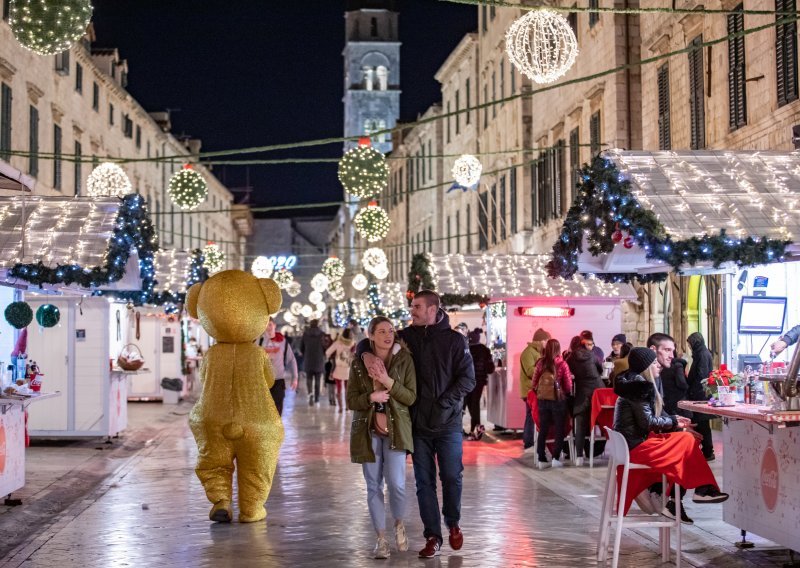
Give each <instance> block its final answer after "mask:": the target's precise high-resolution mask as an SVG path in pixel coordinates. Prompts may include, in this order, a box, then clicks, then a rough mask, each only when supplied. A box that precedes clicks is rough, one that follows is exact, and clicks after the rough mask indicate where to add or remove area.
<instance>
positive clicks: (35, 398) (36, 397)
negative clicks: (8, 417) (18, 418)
mask: <svg viewBox="0 0 800 568" xmlns="http://www.w3.org/2000/svg"><path fill="white" fill-rule="evenodd" d="M57 396H61V392H60V391H56V392H43V393H39V394H32V395H31V396H29V397H25V398H7V397H6V396H0V407H1V408H2V411H3V413H4V414H5V411H6V409H7V408H8V407H10V406H21V407H22V408H28V406H30V405H31V404H32V403H34V402H39V401H40V400H44V399H46V398H55V397H57Z"/></svg>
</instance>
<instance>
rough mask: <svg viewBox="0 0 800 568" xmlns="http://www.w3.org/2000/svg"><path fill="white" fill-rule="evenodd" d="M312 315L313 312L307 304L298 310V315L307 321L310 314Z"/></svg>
mask: <svg viewBox="0 0 800 568" xmlns="http://www.w3.org/2000/svg"><path fill="white" fill-rule="evenodd" d="M313 313H314V310H313V309H312V308H311V306H309V305H308V304H306V305H304V306H303V308H302V309H301V310H300V315H301V316H303V317H304V318H306V319H308V318H310V317H311V314H313Z"/></svg>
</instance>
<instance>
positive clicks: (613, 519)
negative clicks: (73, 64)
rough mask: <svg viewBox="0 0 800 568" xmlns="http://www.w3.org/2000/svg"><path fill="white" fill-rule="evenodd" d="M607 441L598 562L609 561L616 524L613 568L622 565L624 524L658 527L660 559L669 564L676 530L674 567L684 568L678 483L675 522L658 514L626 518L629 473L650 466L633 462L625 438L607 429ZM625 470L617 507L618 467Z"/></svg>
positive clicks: (664, 486) (663, 493) (628, 516)
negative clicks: (672, 535)
mask: <svg viewBox="0 0 800 568" xmlns="http://www.w3.org/2000/svg"><path fill="white" fill-rule="evenodd" d="M606 435H607V437H608V442H607V444H606V451H607V453H608V477H607V478H606V490H605V494H604V495H603V509H602V512H601V513H600V535H599V537H598V543H597V560H598V561H599V562H605V561H606V559H607V558H608V545H609V539H610V535H611V525H612V524H616V525H617V528H616V533H615V534H614V552H613V560H612V562H611V566H612V568H617V564H618V563H619V550H620V543H621V541H622V528H623V523H624V526H625V527H658V529H659V530H658V532H659V535H658V540H659V543H660V544H661V560H662V561H663V562H669V554H670V550H669V549H670V532H669V531H670V529H675V538H676V546H675V556H676V559H675V566H676V567H677V568H680V566H681V496H680V490H681V488H680V486H678V484H677V483H676V484H675V519H669V518H667V517H663V516H660V515H659V516H656V515H625V514H624V513H623V511H622V510H620V507H623V508H624V506H625V497H626V496H627V493H628V474H629V473H630V471H631V470H633V469H650V467H649V466H647V465H644V464H638V463H631V461H630V452H629V451H628V444H627V442H625V437H624V436H623V435H622V434H620V433H619V432H616V431H614V430H612V429H611V428H608V427H606ZM620 466H621V467H622V468H623V471H622V483H621V486H620V488H619V501H618V505H617V506H616V507H615V505H614V501H615V499H616V497H617V467H620ZM661 479H662V484H663V488H664V490H663V491H662V497H661V500H662V505H663V506H666V504H667V477H666V476H662V477H661Z"/></svg>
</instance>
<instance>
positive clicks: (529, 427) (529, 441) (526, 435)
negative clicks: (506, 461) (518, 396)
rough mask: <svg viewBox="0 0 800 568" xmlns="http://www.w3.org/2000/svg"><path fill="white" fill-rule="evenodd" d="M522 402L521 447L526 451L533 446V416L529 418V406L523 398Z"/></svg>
mask: <svg viewBox="0 0 800 568" xmlns="http://www.w3.org/2000/svg"><path fill="white" fill-rule="evenodd" d="M522 402H523V403H525V426H524V427H523V429H522V447H523V448H524V449H526V450H527V449H528V448H530V447H531V446H533V430H534V426H535V425H534V423H533V416H531V406H530V405H529V404H528V401H527V400H526V399H524V398H523V399H522Z"/></svg>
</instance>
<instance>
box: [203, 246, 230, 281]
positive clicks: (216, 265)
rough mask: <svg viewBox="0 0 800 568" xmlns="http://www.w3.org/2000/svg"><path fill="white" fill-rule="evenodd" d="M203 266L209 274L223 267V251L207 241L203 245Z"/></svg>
mask: <svg viewBox="0 0 800 568" xmlns="http://www.w3.org/2000/svg"><path fill="white" fill-rule="evenodd" d="M203 256H204V257H205V260H204V261H203V266H205V267H206V269H208V272H209V274H214V273H215V272H219V271H220V270H222V269H223V268H225V253H224V252H222V251H221V250H220V248H219V246H218V245H216V244H214V243H208V244H207V245H206V246H204V247H203Z"/></svg>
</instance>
